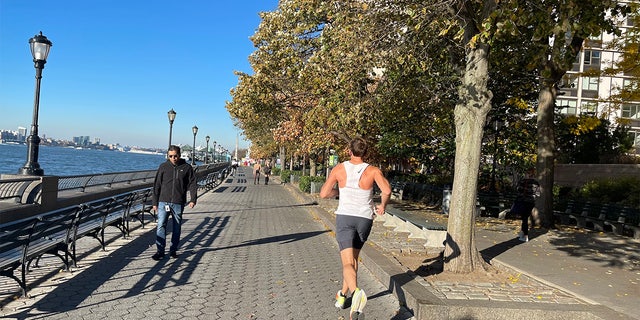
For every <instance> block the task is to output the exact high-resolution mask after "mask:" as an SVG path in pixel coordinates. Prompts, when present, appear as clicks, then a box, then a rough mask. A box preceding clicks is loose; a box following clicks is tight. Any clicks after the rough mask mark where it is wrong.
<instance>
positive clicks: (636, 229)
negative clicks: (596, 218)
mask: <svg viewBox="0 0 640 320" xmlns="http://www.w3.org/2000/svg"><path fill="white" fill-rule="evenodd" d="M622 218H623V219H622V221H624V222H623V225H622V232H623V233H625V234H627V233H628V235H630V236H632V237H633V238H634V239H640V210H638V209H634V208H629V207H625V208H624V211H623V215H622Z"/></svg>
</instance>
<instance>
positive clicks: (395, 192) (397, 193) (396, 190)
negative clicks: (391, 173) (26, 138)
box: [391, 180, 407, 200]
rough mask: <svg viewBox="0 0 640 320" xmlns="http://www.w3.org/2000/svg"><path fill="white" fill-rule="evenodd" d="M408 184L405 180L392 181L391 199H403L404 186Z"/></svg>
mask: <svg viewBox="0 0 640 320" xmlns="http://www.w3.org/2000/svg"><path fill="white" fill-rule="evenodd" d="M406 185H407V183H406V182H404V181H395V180H394V181H391V199H395V200H402V195H403V193H404V187H405V186H406Z"/></svg>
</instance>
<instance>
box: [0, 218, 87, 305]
mask: <svg viewBox="0 0 640 320" xmlns="http://www.w3.org/2000/svg"><path fill="white" fill-rule="evenodd" d="M80 210H82V207H81V206H72V207H67V208H63V209H59V210H55V211H52V212H49V213H46V214H41V215H37V216H33V217H29V218H24V219H20V220H16V221H11V222H7V223H4V224H2V225H0V276H5V277H9V278H12V279H14V280H16V282H17V283H18V284H19V285H20V288H21V289H22V296H23V297H26V295H27V282H26V274H27V273H28V272H29V268H30V266H31V263H32V262H34V260H35V264H34V266H37V265H38V262H39V260H40V257H41V256H43V255H44V254H52V255H55V256H57V257H58V258H60V259H61V260H62V262H63V263H64V267H65V270H67V271H68V270H69V268H70V260H71V259H72V257H73V256H72V253H71V252H70V250H69V249H70V245H71V241H72V236H71V232H72V230H73V225H74V222H75V220H76V216H77V212H78V211H80ZM18 268H20V277H17V276H16V275H15V273H14V271H15V270H16V269H18Z"/></svg>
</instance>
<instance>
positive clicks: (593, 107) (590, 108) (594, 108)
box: [580, 101, 598, 116]
mask: <svg viewBox="0 0 640 320" xmlns="http://www.w3.org/2000/svg"><path fill="white" fill-rule="evenodd" d="M580 114H586V115H592V116H597V115H598V104H597V103H595V102H591V101H583V102H582V104H581V105H580Z"/></svg>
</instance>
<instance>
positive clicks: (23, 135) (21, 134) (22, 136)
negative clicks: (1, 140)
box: [17, 127, 27, 142]
mask: <svg viewBox="0 0 640 320" xmlns="http://www.w3.org/2000/svg"><path fill="white" fill-rule="evenodd" d="M17 139H18V141H20V142H26V141H27V128H25V127H18V137H17Z"/></svg>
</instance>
